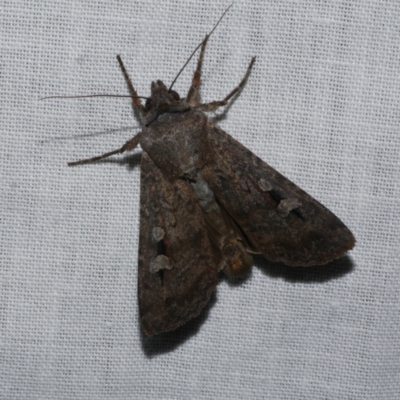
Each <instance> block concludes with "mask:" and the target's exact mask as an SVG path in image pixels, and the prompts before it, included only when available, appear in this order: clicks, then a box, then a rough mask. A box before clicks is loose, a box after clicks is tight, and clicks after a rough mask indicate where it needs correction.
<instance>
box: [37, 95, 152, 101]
mask: <svg viewBox="0 0 400 400" xmlns="http://www.w3.org/2000/svg"><path fill="white" fill-rule="evenodd" d="M87 97H129V98H131V99H133V98H135V99H145V100H148V97H143V96H130V95H129V94H88V95H85V96H48V97H42V98H40V99H39V100H47V99H84V98H87Z"/></svg>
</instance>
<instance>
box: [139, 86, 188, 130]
mask: <svg viewBox="0 0 400 400" xmlns="http://www.w3.org/2000/svg"><path fill="white" fill-rule="evenodd" d="M187 109H188V106H187V105H186V104H185V103H184V102H183V101H182V100H181V98H180V97H179V94H178V93H177V92H175V91H174V90H168V88H167V87H166V86H165V85H164V83H163V82H162V81H156V82H152V83H151V96H150V97H149V98H148V99H147V101H146V105H145V112H146V115H145V125H146V126H148V125H150V124H151V123H152V122H153V121H154V120H156V119H157V118H158V117H159V116H160V115H161V114H165V113H173V112H180V111H185V110H187Z"/></svg>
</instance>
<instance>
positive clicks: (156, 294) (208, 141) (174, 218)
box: [69, 10, 355, 336]
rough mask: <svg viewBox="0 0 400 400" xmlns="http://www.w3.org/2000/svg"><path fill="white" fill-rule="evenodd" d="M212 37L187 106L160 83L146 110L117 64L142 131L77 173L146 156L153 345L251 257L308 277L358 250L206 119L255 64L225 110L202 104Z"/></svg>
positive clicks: (146, 324)
mask: <svg viewBox="0 0 400 400" xmlns="http://www.w3.org/2000/svg"><path fill="white" fill-rule="evenodd" d="M226 11H228V10H226ZM226 11H225V13H226ZM225 13H224V15H225ZM224 15H223V16H224ZM223 16H222V17H223ZM222 17H221V19H222ZM221 19H220V20H221ZM220 20H219V21H218V23H219V22H220ZM218 23H217V24H216V25H215V27H214V29H215V28H216V26H217V25H218ZM214 29H213V31H214ZM213 31H211V33H212V32H213ZM211 33H210V34H207V35H206V36H205V39H204V40H203V42H202V43H201V44H200V45H199V46H198V48H199V47H200V46H201V50H200V56H199V58H198V62H197V68H196V70H195V72H194V75H193V79H192V83H191V86H190V88H189V91H188V93H187V95H186V96H185V97H184V98H181V97H180V96H179V95H178V93H177V92H175V91H173V90H172V85H173V84H172V85H171V86H170V87H169V88H167V86H166V85H165V84H164V83H163V82H162V81H160V80H157V81H155V82H152V84H151V95H150V97H148V98H146V102H145V104H144V105H143V104H142V102H141V97H139V96H138V95H137V93H136V90H135V89H134V87H133V85H132V82H131V80H130V78H129V75H128V73H127V71H126V69H125V67H124V64H123V62H122V59H121V57H120V56H117V59H118V62H119V66H120V68H121V70H122V73H123V75H124V78H125V80H126V83H127V86H128V88H129V91H130V96H129V97H131V98H132V104H133V108H134V111H135V113H136V114H137V115H138V116H139V119H140V123H141V125H142V130H141V132H139V133H138V134H136V135H135V136H134V137H133V138H132V139H131V140H129V141H127V142H126V143H125V144H124V145H123V146H122V147H121V148H120V149H118V150H115V151H111V152H109V153H105V154H103V155H101V156H98V157H94V158H91V159H87V160H82V161H77V162H73V163H69V165H70V166H74V165H79V164H85V163H90V162H94V161H98V160H102V159H104V158H106V157H109V156H111V155H113V154H118V153H124V152H125V151H130V150H133V149H134V148H135V147H136V146H137V145H138V144H140V146H141V148H142V151H143V153H142V160H141V182H140V190H141V194H140V238H139V270H138V300H139V314H140V322H141V325H142V327H143V330H144V332H145V333H146V334H147V335H148V336H152V335H156V334H159V333H161V332H166V331H172V330H174V329H176V328H178V327H179V326H181V325H183V324H184V323H186V322H187V321H188V320H190V319H191V318H194V317H196V316H197V315H198V314H199V313H200V312H201V310H202V309H203V308H204V306H205V305H206V304H207V302H208V301H209V299H210V296H211V294H212V292H213V291H214V289H215V288H216V286H217V284H218V280H219V274H220V271H223V272H224V273H225V274H226V275H228V276H229V277H232V278H235V277H241V276H244V275H246V274H247V273H248V272H249V271H250V269H251V266H252V254H262V255H263V256H264V257H265V258H266V259H268V260H270V261H274V262H282V263H285V264H287V265H289V266H293V267H297V266H303V267H307V266H312V265H322V264H326V263H328V262H330V261H332V260H334V259H336V258H339V257H341V256H343V255H344V254H345V253H346V252H347V251H349V250H350V249H352V248H353V247H354V245H355V239H354V236H353V235H352V233H351V232H350V230H349V229H348V228H347V227H346V226H345V225H344V224H343V222H341V221H340V219H339V218H338V217H336V216H335V215H334V214H333V213H331V212H330V211H329V210H328V209H327V208H325V207H324V206H323V205H322V204H320V203H319V202H318V201H316V200H315V199H314V198H312V197H311V196H310V195H308V194H307V193H306V192H304V191H303V190H302V189H300V188H299V187H298V186H296V185H295V184H294V183H292V182H291V181H290V180H289V179H287V178H285V177H284V176H283V175H281V174H280V173H279V172H277V171H276V170H275V169H273V168H272V167H270V166H269V165H268V164H266V163H265V162H264V161H262V160H261V159H260V158H258V157H257V156H256V155H254V154H253V153H252V152H251V151H249V150H248V149H247V148H246V147H244V146H243V145H242V144H240V143H239V142H238V141H236V140H235V139H234V138H232V137H231V136H230V135H229V134H228V133H226V132H224V131H223V130H222V129H221V128H219V127H218V126H216V125H215V124H214V123H213V122H212V121H211V120H210V119H209V118H208V117H207V115H206V114H205V112H207V111H214V110H216V109H217V108H219V107H223V106H225V105H227V104H228V102H229V100H230V99H231V98H232V97H233V96H234V95H236V94H237V93H238V92H239V91H240V90H241V89H242V87H243V86H244V85H245V83H246V81H247V78H248V77H249V75H250V72H251V70H252V67H253V65H254V62H255V58H254V57H253V58H252V60H251V62H250V64H249V66H248V68H247V71H246V73H245V75H244V77H243V79H242V81H241V82H240V84H239V85H238V86H237V87H236V88H235V89H233V90H232V91H231V92H230V93H229V94H228V95H227V96H226V97H225V98H224V99H223V100H220V101H212V102H209V103H203V102H202V101H201V97H200V85H201V67H202V63H203V56H204V53H205V49H206V45H207V41H208V38H209V36H210V35H211ZM196 50H197V49H196ZM196 50H195V51H196ZM193 54H195V52H193ZM193 54H192V56H193ZM189 60H190V58H189ZM189 60H188V62H189ZM188 62H187V63H188ZM187 63H186V64H185V66H186V65H187ZM185 66H184V67H185ZM181 71H182V70H181ZM178 76H179V74H178ZM175 80H176V79H175ZM174 82H175V81H174ZM174 82H173V83H174Z"/></svg>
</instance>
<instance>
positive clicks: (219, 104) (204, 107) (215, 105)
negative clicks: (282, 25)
mask: <svg viewBox="0 0 400 400" xmlns="http://www.w3.org/2000/svg"><path fill="white" fill-rule="evenodd" d="M255 61H256V58H255V57H253V58H252V59H251V61H250V64H249V66H248V67H247V71H246V74H245V75H244V77H243V79H242V81H241V82H240V83H239V85H238V86H236V87H235V89H233V90H232V92H230V93H229V94H228V96H226V97H225V98H224V99H223V100H220V101H212V102H211V103H206V104H200V105H199V108H200V109H201V110H203V111H215V110H216V109H217V108H218V107H222V106H226V105H227V104H228V100H230V99H231V98H232V97H233V96H234V95H235V94H236V93H238V92H239V91H240V90H241V89H242V88H243V86H244V85H245V84H246V81H247V79H248V77H249V75H250V72H251V69H252V68H253V64H254V62H255Z"/></svg>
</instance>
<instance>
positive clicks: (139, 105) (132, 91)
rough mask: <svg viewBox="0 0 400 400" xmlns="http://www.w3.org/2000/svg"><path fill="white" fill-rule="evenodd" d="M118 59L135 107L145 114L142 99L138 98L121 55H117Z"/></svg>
mask: <svg viewBox="0 0 400 400" xmlns="http://www.w3.org/2000/svg"><path fill="white" fill-rule="evenodd" d="M117 60H118V63H119V66H120V68H121V71H122V74H123V75H124V78H125V82H126V84H127V85H128V89H129V93H130V94H131V96H132V106H133V109H134V110H138V111H139V112H140V113H141V114H144V107H143V105H142V102H141V100H140V99H138V98H137V95H138V94H137V92H136V90H135V88H134V87H133V85H132V81H131V78H129V75H128V72H127V71H126V69H125V66H124V63H123V62H122V59H121V57H120V55H117Z"/></svg>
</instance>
